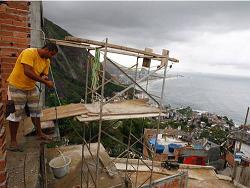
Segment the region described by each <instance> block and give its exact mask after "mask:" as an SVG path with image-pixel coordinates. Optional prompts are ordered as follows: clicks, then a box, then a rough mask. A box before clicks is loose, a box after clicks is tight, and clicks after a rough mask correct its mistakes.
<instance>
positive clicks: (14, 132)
mask: <svg viewBox="0 0 250 188" xmlns="http://www.w3.org/2000/svg"><path fill="white" fill-rule="evenodd" d="M18 127H19V122H15V121H9V129H10V147H13V148H17V140H16V135H17V130H18Z"/></svg>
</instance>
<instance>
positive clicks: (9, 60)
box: [0, 1, 30, 101]
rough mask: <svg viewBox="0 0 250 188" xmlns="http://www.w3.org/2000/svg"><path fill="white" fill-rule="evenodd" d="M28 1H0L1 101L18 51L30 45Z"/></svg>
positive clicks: (4, 98)
mask: <svg viewBox="0 0 250 188" xmlns="http://www.w3.org/2000/svg"><path fill="white" fill-rule="evenodd" d="M29 4H30V3H29V2H21V1H20V2H14V1H8V2H1V4H0V41H1V42H0V57H1V60H0V61H1V72H2V87H3V101H6V99H7V98H6V90H7V84H6V79H7V78H8V76H9V74H10V73H11V71H12V69H13V67H14V65H15V61H16V58H17V57H18V55H19V53H20V52H21V51H22V50H23V49H25V48H27V47H29V45H30V29H29V25H30V23H29V15H28V14H29Z"/></svg>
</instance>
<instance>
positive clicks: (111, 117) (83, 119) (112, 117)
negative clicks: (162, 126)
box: [76, 113, 166, 122]
mask: <svg viewBox="0 0 250 188" xmlns="http://www.w3.org/2000/svg"><path fill="white" fill-rule="evenodd" d="M158 116H159V113H151V114H133V115H109V116H105V115H104V116H103V117H102V119H103V120H104V121H108V120H118V119H133V118H143V117H158ZM163 116H166V114H163V113H162V114H161V117H163ZM76 119H77V120H78V121H80V122H89V121H98V120H99V119H100V117H99V116H92V117H91V116H88V117H86V115H84V116H76Z"/></svg>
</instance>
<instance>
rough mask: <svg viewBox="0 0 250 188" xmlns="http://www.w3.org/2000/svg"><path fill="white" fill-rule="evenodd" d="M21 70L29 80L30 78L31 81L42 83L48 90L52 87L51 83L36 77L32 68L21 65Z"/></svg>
mask: <svg viewBox="0 0 250 188" xmlns="http://www.w3.org/2000/svg"><path fill="white" fill-rule="evenodd" d="M23 68H24V74H25V75H26V76H28V77H29V78H31V79H32V80H35V81H38V82H41V83H44V84H45V85H46V86H47V87H49V88H52V87H53V86H54V84H53V82H52V81H50V80H46V79H43V78H42V77H40V76H38V75H36V73H35V72H34V70H33V67H32V66H30V65H27V64H23Z"/></svg>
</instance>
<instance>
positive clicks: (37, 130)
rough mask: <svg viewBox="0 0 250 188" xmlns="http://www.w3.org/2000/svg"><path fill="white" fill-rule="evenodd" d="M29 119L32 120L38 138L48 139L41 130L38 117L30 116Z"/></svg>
mask: <svg viewBox="0 0 250 188" xmlns="http://www.w3.org/2000/svg"><path fill="white" fill-rule="evenodd" d="M31 120H32V122H33V124H34V126H35V127H36V133H37V136H38V137H39V138H40V139H44V140H50V138H49V137H48V136H47V135H46V134H44V133H43V132H42V128H41V122H40V117H31Z"/></svg>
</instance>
